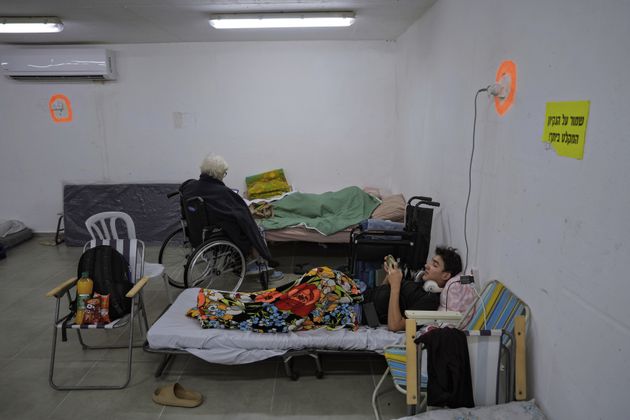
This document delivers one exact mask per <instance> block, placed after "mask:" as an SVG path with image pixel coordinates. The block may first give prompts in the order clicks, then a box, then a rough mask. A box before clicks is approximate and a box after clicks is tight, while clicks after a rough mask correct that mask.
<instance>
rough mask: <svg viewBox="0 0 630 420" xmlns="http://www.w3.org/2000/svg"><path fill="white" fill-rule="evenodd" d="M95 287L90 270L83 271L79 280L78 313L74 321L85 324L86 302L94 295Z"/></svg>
mask: <svg viewBox="0 0 630 420" xmlns="http://www.w3.org/2000/svg"><path fill="white" fill-rule="evenodd" d="M93 287H94V282H93V281H92V279H91V278H89V277H88V272H87V271H84V272H83V273H81V278H80V279H79V281H77V314H76V317H75V321H74V322H75V323H76V324H79V325H81V324H83V315H85V302H86V301H87V300H88V299H89V298H90V297H91V296H92V288H93Z"/></svg>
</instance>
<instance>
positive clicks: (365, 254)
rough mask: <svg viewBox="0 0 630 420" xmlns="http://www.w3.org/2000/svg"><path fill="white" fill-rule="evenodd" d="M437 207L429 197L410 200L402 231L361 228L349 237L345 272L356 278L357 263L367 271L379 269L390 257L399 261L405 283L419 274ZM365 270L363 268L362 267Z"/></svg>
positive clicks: (436, 203) (423, 262)
mask: <svg viewBox="0 0 630 420" xmlns="http://www.w3.org/2000/svg"><path fill="white" fill-rule="evenodd" d="M439 206H440V203H438V202H435V201H433V199H432V198H431V197H423V196H414V197H411V198H410V199H409V200H408V201H407V206H406V208H405V223H404V227H403V229H402V230H366V229H363V228H362V227H361V225H359V226H357V227H355V228H354V229H353V230H352V231H351V233H350V257H349V259H348V268H349V270H350V274H351V275H353V276H356V275H357V274H358V271H360V265H361V263H368V266H367V269H368V270H369V269H376V267H380V266H382V265H383V258H384V257H385V256H386V255H388V254H391V255H393V256H394V257H398V258H399V260H400V261H399V266H400V267H401V269H402V270H403V274H404V275H405V279H406V280H410V279H411V278H412V276H413V273H415V272H417V271H419V270H422V268H423V267H424V264H425V263H426V261H427V257H428V255H429V244H430V242H431V227H432V224H433V208H434V207H439ZM364 268H365V267H364Z"/></svg>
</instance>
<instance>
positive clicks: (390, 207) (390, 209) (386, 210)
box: [371, 194, 407, 222]
mask: <svg viewBox="0 0 630 420" xmlns="http://www.w3.org/2000/svg"><path fill="white" fill-rule="evenodd" d="M382 200H383V201H382V202H381V204H380V205H379V206H378V207H377V208H375V209H374V211H373V212H372V216H371V217H372V219H382V220H391V221H392V222H404V221H405V206H406V205H407V202H406V201H405V197H403V195H402V194H396V195H389V196H387V197H383V199H382Z"/></svg>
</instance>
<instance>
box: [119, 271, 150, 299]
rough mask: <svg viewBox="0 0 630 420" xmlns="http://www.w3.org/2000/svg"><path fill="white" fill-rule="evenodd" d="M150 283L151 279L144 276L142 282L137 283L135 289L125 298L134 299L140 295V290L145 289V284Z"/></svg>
mask: <svg viewBox="0 0 630 420" xmlns="http://www.w3.org/2000/svg"><path fill="white" fill-rule="evenodd" d="M148 282H149V277H147V276H144V277H142V278H141V279H140V280H138V281H137V282H136V284H134V285H133V287H132V288H131V289H130V290H129V291H128V292H127V294H126V295H125V297H128V298H132V297H134V296H135V295H137V294H138V292H139V291H140V290H142V288H143V287H144V285H145V284H147V283H148Z"/></svg>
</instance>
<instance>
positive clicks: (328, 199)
mask: <svg viewBox="0 0 630 420" xmlns="http://www.w3.org/2000/svg"><path fill="white" fill-rule="evenodd" d="M379 204H380V202H379V200H378V199H376V198H374V197H373V196H371V195H369V194H368V193H366V192H364V191H363V190H361V189H360V188H358V187H347V188H344V189H343V190H339V191H334V192H326V193H323V194H305V193H297V192H296V193H293V194H289V195H288V196H286V197H284V198H282V199H280V200H278V201H275V202H273V203H272V206H273V217H271V218H269V219H265V220H262V221H261V222H260V224H261V225H262V226H263V228H265V230H272V229H282V228H285V227H290V226H299V225H302V226H305V227H307V228H310V229H315V230H317V231H318V232H319V233H321V234H323V235H331V234H333V233H335V232H339V231H340V230H343V229H345V228H347V227H348V226H352V225H355V224H357V223H359V222H361V221H362V220H365V219H368V218H369V217H370V214H372V212H373V211H374V209H375V208H376V207H377V206H378V205H379Z"/></svg>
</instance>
